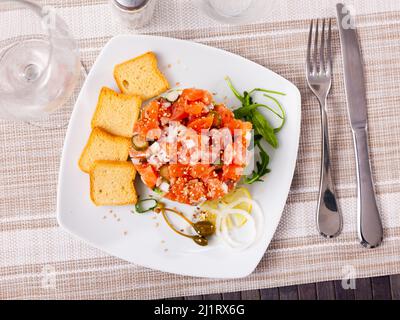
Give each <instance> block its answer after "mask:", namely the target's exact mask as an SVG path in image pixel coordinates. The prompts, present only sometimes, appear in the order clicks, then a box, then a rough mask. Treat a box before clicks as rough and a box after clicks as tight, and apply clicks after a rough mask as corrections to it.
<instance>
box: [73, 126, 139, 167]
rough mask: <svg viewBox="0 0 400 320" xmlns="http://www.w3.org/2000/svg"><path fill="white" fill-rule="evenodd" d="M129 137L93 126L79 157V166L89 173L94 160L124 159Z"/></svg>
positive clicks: (129, 140) (130, 143)
mask: <svg viewBox="0 0 400 320" xmlns="http://www.w3.org/2000/svg"><path fill="white" fill-rule="evenodd" d="M131 145H132V142H131V139H129V138H125V137H118V136H114V135H112V134H111V133H108V132H106V131H104V130H103V129H100V128H93V130H92V133H91V134H90V137H89V140H88V142H87V144H86V146H85V148H84V149H83V152H82V154H81V157H80V159H79V168H81V170H82V171H84V172H87V173H89V172H90V168H91V167H92V165H93V163H94V162H95V161H96V160H117V161H126V160H127V159H128V155H129V148H130V147H131Z"/></svg>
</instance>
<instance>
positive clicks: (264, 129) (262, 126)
mask: <svg viewBox="0 0 400 320" xmlns="http://www.w3.org/2000/svg"><path fill="white" fill-rule="evenodd" d="M251 119H252V122H253V125H254V127H255V128H257V132H258V133H259V134H261V135H262V136H263V138H264V139H265V141H267V142H268V143H269V144H270V145H271V146H272V147H273V148H275V149H276V148H277V147H278V138H277V137H276V135H275V132H274V128H273V127H272V126H271V125H270V124H269V122H268V120H267V119H265V118H264V116H263V115H262V114H261V113H260V112H259V111H257V110H253V111H252V112H251Z"/></svg>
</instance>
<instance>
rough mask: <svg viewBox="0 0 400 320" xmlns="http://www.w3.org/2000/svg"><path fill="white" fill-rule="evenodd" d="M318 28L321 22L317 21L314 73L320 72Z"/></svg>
mask: <svg viewBox="0 0 400 320" xmlns="http://www.w3.org/2000/svg"><path fill="white" fill-rule="evenodd" d="M318 27H319V20H318V19H317V25H316V27H315V40H314V72H316V73H317V72H318V60H317V57H318Z"/></svg>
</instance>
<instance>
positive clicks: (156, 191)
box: [153, 187, 164, 195]
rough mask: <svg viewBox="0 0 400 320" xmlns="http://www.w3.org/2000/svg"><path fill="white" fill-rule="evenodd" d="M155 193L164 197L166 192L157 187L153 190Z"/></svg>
mask: <svg viewBox="0 0 400 320" xmlns="http://www.w3.org/2000/svg"><path fill="white" fill-rule="evenodd" d="M153 191H154V192H155V193H157V194H159V195H163V194H164V191H162V190H161V189H160V188H159V187H155V188H154V189H153Z"/></svg>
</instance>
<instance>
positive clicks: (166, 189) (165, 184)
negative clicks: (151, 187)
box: [159, 181, 169, 192]
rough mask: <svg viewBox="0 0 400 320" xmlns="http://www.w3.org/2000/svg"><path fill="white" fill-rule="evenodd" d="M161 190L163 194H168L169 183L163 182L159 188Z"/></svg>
mask: <svg viewBox="0 0 400 320" xmlns="http://www.w3.org/2000/svg"><path fill="white" fill-rule="evenodd" d="M159 188H160V190H161V191H163V192H168V191H169V183H168V182H165V181H163V182H162V183H161V184H160V186H159Z"/></svg>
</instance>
